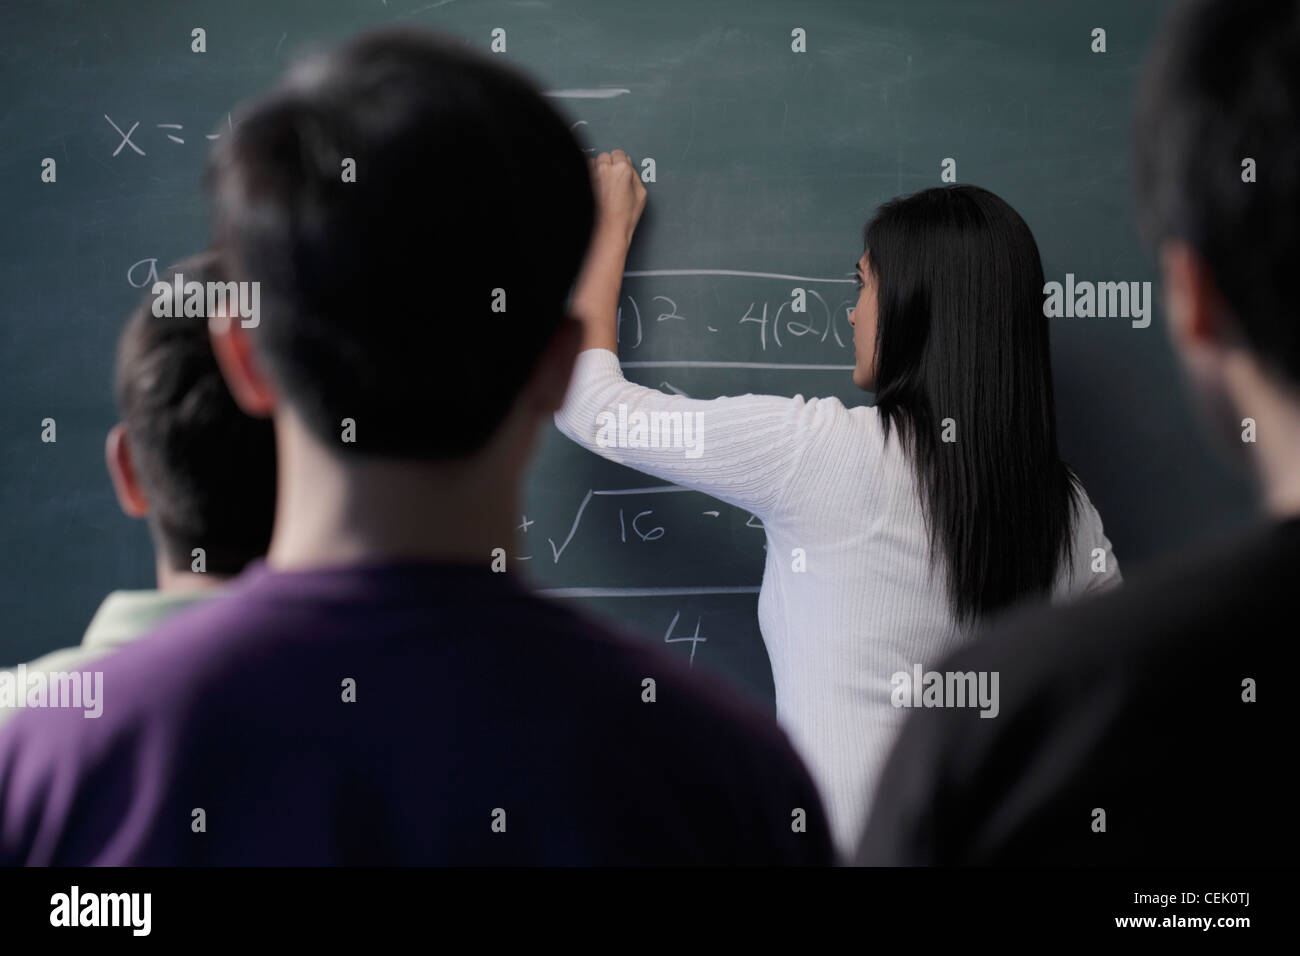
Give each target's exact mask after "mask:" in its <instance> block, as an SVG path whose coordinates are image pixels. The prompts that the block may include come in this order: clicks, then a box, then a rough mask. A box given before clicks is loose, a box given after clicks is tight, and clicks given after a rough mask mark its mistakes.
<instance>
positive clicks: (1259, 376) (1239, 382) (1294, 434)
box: [1232, 367, 1300, 520]
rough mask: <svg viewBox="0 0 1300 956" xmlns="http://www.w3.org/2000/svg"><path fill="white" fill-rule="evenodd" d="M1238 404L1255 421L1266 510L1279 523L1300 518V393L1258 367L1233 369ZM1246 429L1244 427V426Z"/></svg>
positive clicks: (1242, 413) (1258, 472) (1256, 455)
mask: <svg viewBox="0 0 1300 956" xmlns="http://www.w3.org/2000/svg"><path fill="white" fill-rule="evenodd" d="M1232 377H1233V380H1234V384H1235V385H1236V386H1237V387H1236V388H1235V389H1234V391H1235V393H1236V401H1235V403H1234V404H1235V405H1236V407H1237V409H1238V410H1239V413H1240V414H1239V415H1238V424H1239V425H1240V422H1241V420H1242V419H1245V418H1251V419H1253V420H1254V422H1255V443H1254V444H1253V445H1248V446H1247V447H1248V448H1249V449H1250V450H1251V451H1252V452H1253V458H1254V464H1255V473H1256V475H1257V476H1258V479H1259V483H1260V488H1261V490H1262V493H1263V505H1264V510H1265V511H1266V512H1267V513H1268V515H1269V516H1270V517H1273V518H1276V519H1278V520H1283V519H1286V518H1293V517H1297V516H1300V394H1297V390H1295V389H1292V388H1288V387H1285V386H1282V385H1279V384H1278V383H1277V381H1276V379H1274V378H1273V377H1271V376H1267V375H1264V374H1263V373H1261V372H1260V371H1259V370H1258V367H1254V368H1251V369H1249V370H1248V371H1247V370H1245V369H1238V368H1234V369H1233V375H1232ZM1242 427H1244V426H1242Z"/></svg>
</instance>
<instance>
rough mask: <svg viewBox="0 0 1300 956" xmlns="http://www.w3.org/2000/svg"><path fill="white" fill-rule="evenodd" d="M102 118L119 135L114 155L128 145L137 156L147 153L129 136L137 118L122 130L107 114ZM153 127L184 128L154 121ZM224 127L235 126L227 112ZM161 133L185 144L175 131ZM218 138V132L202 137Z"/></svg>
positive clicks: (176, 124)
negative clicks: (127, 127)
mask: <svg viewBox="0 0 1300 956" xmlns="http://www.w3.org/2000/svg"><path fill="white" fill-rule="evenodd" d="M104 119H106V120H107V121H108V125H109V126H111V127H113V129H115V130H116V131H117V135H118V136H120V137H121V139H120V140H119V141H118V143H117V146H116V147H115V148H114V150H113V155H114V156H117V154H118V153H120V152H122V150H123V149H125V148H126V147H128V146H130V147H131V150H132V151H133V152H134V153H135V154H136V155H138V156H145V155H147V154H146V153H145V151H144V150H143V149H141V148H140V147H139V146H137V145H136V143H135V141H134V140H133V139H132V138H131V137H132V136H133V135H135V131H136V130H137V129H139V128H140V121H139V120H136V121H135V122H134V123H132V124H131V127H130V129H128V130H126V131H125V132H123V131H122V127H120V126H118V125H117V123H116V122H114V121H113V118H112V117H111V116H109V115H108V114H107V113H105V114H104ZM154 128H155V129H162V130H183V129H185V126H184V124H182V123H155V124H154ZM226 128H227V129H234V128H235V123H234V120H233V119H232V118H231V116H230V114H229V113H227V114H226ZM163 135H164V136H165V137H167V139H169V140H171V141H172V142H173V143H176V144H178V145H180V146H184V145H185V138H184V137H182V136H179V135H177V134H176V133H164V134H163ZM220 138H221V134H220V133H208V134H206V135H205V136H204V139H207V140H214V139H220Z"/></svg>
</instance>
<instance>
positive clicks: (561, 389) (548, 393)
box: [529, 315, 582, 415]
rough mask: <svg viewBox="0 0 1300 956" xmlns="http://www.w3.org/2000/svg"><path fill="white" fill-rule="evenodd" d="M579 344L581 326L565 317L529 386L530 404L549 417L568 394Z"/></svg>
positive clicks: (570, 318) (574, 320)
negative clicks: (531, 402) (530, 393)
mask: <svg viewBox="0 0 1300 956" xmlns="http://www.w3.org/2000/svg"><path fill="white" fill-rule="evenodd" d="M581 344H582V323H581V322H579V321H578V320H577V319H575V318H573V317H572V316H568V315H566V316H565V317H564V318H563V319H561V320H560V324H559V327H558V328H556V330H555V335H554V336H553V337H552V339H551V344H550V345H548V346H547V347H546V351H545V352H543V353H542V357H541V361H539V362H538V363H537V370H536V372H535V373H534V375H533V381H532V383H531V384H530V386H529V391H531V392H532V400H533V403H534V405H535V407H536V408H537V410H538V411H539V412H541V413H543V414H546V415H550V414H552V413H554V412H557V411H559V409H560V407H561V406H562V405H564V396H565V394H567V393H568V391H569V379H571V378H572V377H573V363H574V362H575V361H576V360H577V358H578V347H579V346H580V345H581Z"/></svg>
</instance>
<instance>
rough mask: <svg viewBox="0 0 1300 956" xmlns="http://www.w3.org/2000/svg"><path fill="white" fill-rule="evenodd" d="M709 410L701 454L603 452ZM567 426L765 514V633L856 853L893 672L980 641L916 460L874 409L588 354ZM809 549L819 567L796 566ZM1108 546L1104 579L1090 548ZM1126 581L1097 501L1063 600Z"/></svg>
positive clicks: (890, 719) (802, 739)
mask: <svg viewBox="0 0 1300 956" xmlns="http://www.w3.org/2000/svg"><path fill="white" fill-rule="evenodd" d="M620 405H626V406H627V408H626V414H627V416H628V417H629V419H631V420H632V421H633V422H635V420H636V419H635V413H636V412H638V411H640V412H645V413H650V412H661V413H663V412H669V413H670V412H681V413H683V414H685V413H699V414H700V415H701V416H702V418H699V419H698V421H700V422H701V424H702V427H703V433H702V439H703V453H702V454H701V455H700V456H699V457H697V458H688V457H686V456H685V455H684V453H683V451H682V449H680V448H675V449H674V448H623V447H601V446H600V445H599V444H598V443H597V435H598V432H599V431H600V424H601V422H602V421H606V422H607V421H609V418H608V417H605V418H602V417H601V413H602V412H609V413H611V414H612V415H613V416H615V418H617V417H618V416H619V415H620V412H619V406H620ZM555 423H556V425H557V426H558V427H559V429H560V431H562V432H563V433H564V434H565V435H567V436H568V437H569V438H571V439H573V440H574V441H576V442H578V443H579V444H581V445H583V446H585V447H587V448H589V449H590V450H591V451H594V452H596V453H597V454H600V455H602V456H604V457H605V458H608V459H610V460H612V461H616V462H619V463H621V464H624V465H627V466H629V467H631V468H635V469H637V470H638V471H642V472H645V473H647V474H650V475H654V476H656V477H658V478H662V479H665V480H667V481H671V482H674V483H675V484H678V485H681V486H683V487H687V488H693V489H696V490H698V491H702V492H705V493H706V494H709V495H712V496H713V497H715V498H719V499H721V500H722V501H725V502H728V503H729V504H733V505H736V506H737V507H740V508H744V509H746V510H748V511H750V512H752V513H753V514H754V515H756V516H757V517H758V518H759V519H760V520H761V521H762V522H763V527H764V530H765V531H766V534H767V558H766V562H765V566H764V570H763V585H762V590H761V591H760V594H759V599H758V622H759V628H760V630H761V631H762V634H763V642H764V643H765V644H766V645H767V653H768V656H769V658H770V659H771V662H772V677H773V680H774V683H775V686H776V707H777V719H778V720H779V722H780V723H781V725H782V726H783V727H784V728H785V730H786V732H787V733H788V734H789V735H790V738H791V740H792V741H793V743H794V745H795V747H796V748H797V749H798V750H799V752H800V753H801V754H802V755H803V758H804V760H805V762H806V763H807V764H808V768H809V770H810V772H811V773H812V775H813V778H814V779H815V780H816V782H817V784H818V787H819V788H820V790H821V793H822V799H823V800H824V801H825V803H826V810H827V812H828V814H829V815H830V822H831V828H832V832H833V833H834V835H835V840H836V843H837V845H838V847H839V849H840V850H841V851H842V852H846V853H847V852H849V851H851V850H852V849H853V848H854V846H855V845H856V842H857V839H858V836H859V833H860V831H861V828H862V825H863V824H864V823H865V820H866V815H867V812H868V809H869V804H870V800H871V796H872V794H873V792H874V789H875V787H876V785H877V784H878V782H879V781H878V779H877V778H878V776H879V774H880V771H881V769H882V767H883V764H884V761H885V758H886V756H887V755H888V753H889V748H890V745H891V744H892V743H893V741H894V738H895V736H896V735H897V732H898V731H899V729H900V728H901V725H902V723H903V720H904V719H905V718H906V716H907V714H908V710H906V709H898V708H895V707H893V706H892V705H891V703H890V695H891V691H892V690H893V687H892V685H891V683H890V678H891V677H892V675H894V674H895V673H897V672H898V671H907V672H909V673H910V672H911V671H912V668H913V665H915V664H920V665H921V666H922V667H929V666H931V665H933V664H936V663H937V662H938V661H939V660H940V658H942V657H943V656H944V655H945V654H947V653H948V652H949V651H951V650H953V649H954V648H956V647H957V646H959V645H960V644H961V643H962V642H963V641H964V640H965V639H966V638H967V637H968V636H969V634H968V633H966V632H965V631H964V630H963V629H961V628H959V627H958V626H957V625H956V623H955V622H954V619H953V616H952V614H951V612H950V610H949V603H948V598H947V591H946V581H945V578H944V575H943V572H942V567H941V566H934V565H932V564H931V561H930V547H929V537H928V535H927V534H926V531H925V526H924V524H923V518H922V512H921V505H920V498H919V497H918V490H917V484H916V479H915V474H914V471H913V468H912V465H911V463H910V461H909V460H908V458H907V456H906V455H905V453H904V452H903V451H902V450H901V449H900V447H899V443H898V441H897V440H895V439H892V438H891V440H890V441H888V442H886V441H885V440H884V437H883V432H882V429H881V427H880V423H879V420H878V416H877V413H876V411H875V409H874V408H869V407H865V406H863V407H855V408H847V407H845V406H844V405H843V404H842V403H841V402H840V401H839V400H838V399H835V398H812V399H807V400H805V399H804V398H803V397H801V396H795V397H794V398H782V397H778V396H773V395H741V396H737V397H729V398H716V399H713V400H710V401H703V400H698V399H690V398H686V397H684V396H680V395H668V394H665V393H663V392H659V391H656V390H655V389H651V388H645V387H643V386H640V385H635V384H633V383H631V382H628V381H627V380H626V379H625V378H624V377H623V373H622V370H621V369H620V367H619V362H618V357H617V356H616V355H614V353H613V352H610V351H607V350H605V349H589V350H587V351H584V352H583V353H581V355H579V357H578V363H577V368H576V369H575V371H574V376H573V382H572V384H571V385H570V386H569V393H568V397H567V399H566V402H565V405H564V408H563V409H561V410H560V411H559V412H558V413H557V414H556V416H555ZM795 548H802V549H803V553H804V554H805V555H806V568H807V569H806V571H804V572H799V571H795V570H794V568H793V565H794V560H793V558H792V552H793V551H794V549H795ZM1094 548H1102V549H1104V551H1105V555H1106V560H1105V568H1106V570H1105V571H1104V572H1100V573H1094V572H1093V571H1092V570H1091V566H1092V565H1093V563H1094V562H1093V558H1092V552H1093V549H1094ZM1118 581H1119V569H1118V566H1117V564H1116V562H1115V558H1114V555H1113V554H1112V553H1111V547H1110V542H1109V541H1108V540H1107V539H1106V536H1105V534H1103V532H1102V526H1101V519H1100V518H1099V517H1098V515H1097V511H1096V509H1095V508H1094V507H1093V506H1092V504H1091V502H1090V501H1088V500H1087V497H1086V496H1084V498H1083V501H1082V508H1081V513H1080V517H1079V520H1078V522H1077V527H1076V535H1075V544H1074V548H1073V550H1072V558H1071V561H1070V562H1069V566H1067V567H1063V568H1062V571H1061V574H1060V576H1059V579H1058V582H1057V584H1056V587H1055V592H1054V595H1053V600H1056V601H1060V600H1067V599H1069V598H1071V597H1074V596H1077V595H1079V594H1082V593H1083V592H1085V591H1091V590H1095V589H1098V588H1104V587H1107V586H1110V585H1112V584H1116V583H1118Z"/></svg>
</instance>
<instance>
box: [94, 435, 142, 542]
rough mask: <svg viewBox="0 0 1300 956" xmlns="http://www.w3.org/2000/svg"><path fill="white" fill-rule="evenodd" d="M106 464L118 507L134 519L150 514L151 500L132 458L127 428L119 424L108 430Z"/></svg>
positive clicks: (105, 450) (105, 444) (105, 449)
mask: <svg viewBox="0 0 1300 956" xmlns="http://www.w3.org/2000/svg"><path fill="white" fill-rule="evenodd" d="M104 463H105V464H106V465H108V477H109V480H111V481H112V482H113V492H114V493H115V494H116V495H117V503H118V506H119V507H121V509H122V511H123V512H125V513H126V514H127V515H129V516H130V517H132V518H143V517H144V516H145V515H147V514H148V513H149V499H148V498H147V497H146V496H145V493H144V486H143V485H142V484H141V483H140V476H139V475H138V474H137V473H136V470H135V460H134V459H133V458H132V457H131V443H130V442H128V441H127V440H126V426H125V425H123V424H122V423H121V422H118V423H117V424H116V425H114V426H113V427H112V428H110V429H109V430H108V439H107V440H106V441H105V442H104Z"/></svg>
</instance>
